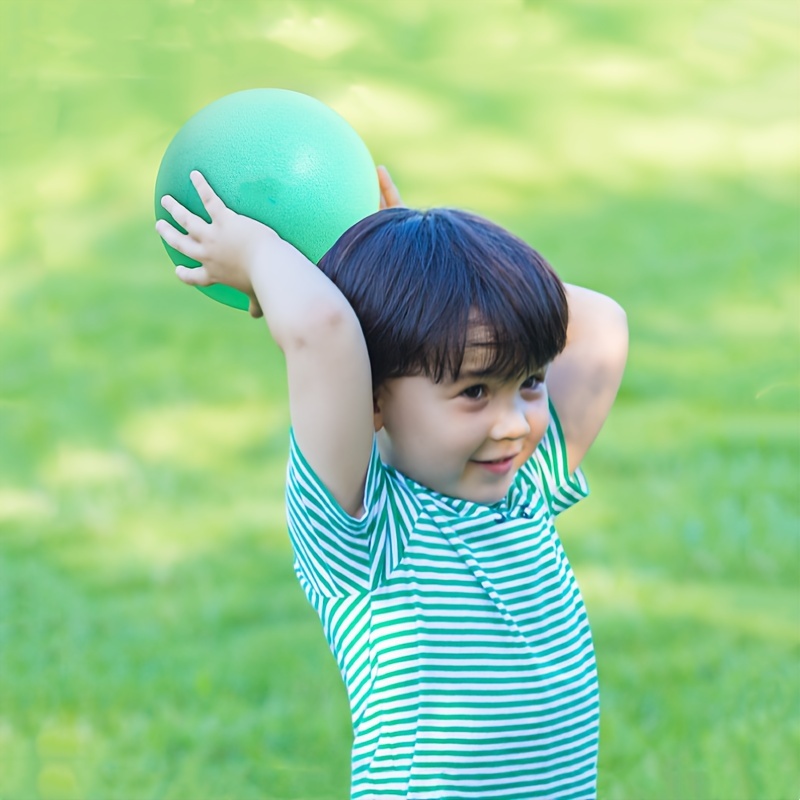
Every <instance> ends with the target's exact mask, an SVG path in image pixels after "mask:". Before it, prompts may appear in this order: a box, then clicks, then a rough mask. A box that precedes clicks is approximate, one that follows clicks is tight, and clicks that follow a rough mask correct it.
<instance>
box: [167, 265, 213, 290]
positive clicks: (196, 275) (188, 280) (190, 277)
mask: <svg viewBox="0 0 800 800" xmlns="http://www.w3.org/2000/svg"><path fill="white" fill-rule="evenodd" d="M175 274H176V275H177V276H178V278H179V279H180V280H181V281H183V282H184V283H185V284H187V285H188V286H211V285H212V284H213V283H214V281H212V280H211V278H210V277H209V275H208V272H207V271H206V268H205V267H195V268H194V269H193V268H191V267H182V266H178V267H175Z"/></svg>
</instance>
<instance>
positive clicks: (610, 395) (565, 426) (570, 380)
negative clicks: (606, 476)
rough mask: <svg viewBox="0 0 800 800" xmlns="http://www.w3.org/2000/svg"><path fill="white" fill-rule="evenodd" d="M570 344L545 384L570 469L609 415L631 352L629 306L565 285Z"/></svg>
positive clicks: (558, 359) (582, 455)
mask: <svg viewBox="0 0 800 800" xmlns="http://www.w3.org/2000/svg"><path fill="white" fill-rule="evenodd" d="M566 290H567V300H568V302H569V326H568V328H567V346H566V347H565V348H564V350H563V351H562V352H561V353H560V354H559V355H558V356H557V357H556V359H555V360H554V361H553V363H552V364H551V365H550V368H549V369H548V371H547V379H546V381H545V382H546V385H547V389H548V392H549V394H550V399H551V401H552V403H553V405H554V407H555V409H556V413H557V414H558V418H559V422H560V423H561V428H562V431H563V433H564V438H565V440H566V443H567V457H568V460H569V469H570V472H573V471H574V470H576V469H577V468H578V466H579V465H580V463H581V461H582V460H583V457H584V456H585V455H586V452H587V451H588V450H589V447H591V445H592V442H594V440H595V438H596V437H597V434H598V433H600V429H601V428H602V427H603V423H604V422H605V421H606V417H607V416H608V413H609V411H610V410H611V406H612V405H613V403H614V399H615V398H616V396H617V390H618V389H619V385H620V382H621V381H622V373H623V371H624V369H625V361H626V359H627V356H628V323H627V319H626V316H625V312H624V311H623V310H622V308H621V307H620V306H619V305H618V304H617V303H616V302H615V301H614V300H612V299H611V298H609V297H606V296H605V295H602V294H598V293H597V292H593V291H591V290H590V289H584V288H582V287H580V286H570V285H567V286H566Z"/></svg>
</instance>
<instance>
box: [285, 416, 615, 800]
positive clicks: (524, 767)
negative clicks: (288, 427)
mask: <svg viewBox="0 0 800 800" xmlns="http://www.w3.org/2000/svg"><path fill="white" fill-rule="evenodd" d="M566 459H567V456H566V447H565V444H564V441H563V436H562V435H561V431H560V427H559V424H558V421H557V419H556V418H555V415H554V414H552V419H551V423H550V426H549V428H548V431H547V433H546V435H545V437H544V439H543V441H542V443H541V444H540V445H539V447H538V449H537V450H536V452H535V453H534V455H533V456H532V457H531V459H530V460H529V461H528V463H527V464H525V465H524V466H523V467H522V469H521V470H520V471H519V473H518V474H517V476H516V478H515V481H514V484H513V485H512V487H511V489H510V490H509V494H508V497H507V498H506V499H505V500H504V501H503V502H501V503H497V504H495V505H490V506H488V505H480V504H477V503H473V502H470V501H468V500H459V499H455V498H451V497H446V496H444V495H441V494H438V493H437V492H434V491H431V490H430V489H427V488H425V487H424V486H421V485H420V484H418V483H415V482H414V481H412V480H410V479H409V478H407V477H405V476H404V475H402V474H401V473H399V472H397V471H396V470H394V469H392V468H391V467H389V466H387V465H385V464H383V463H382V462H381V460H380V457H379V455H378V451H377V446H374V447H373V452H372V458H371V461H370V465H369V471H368V475H367V484H366V490H365V499H364V505H365V509H366V511H365V513H364V514H363V516H362V517H361V518H360V519H354V518H352V517H350V516H348V515H347V514H346V513H345V512H344V511H343V510H342V509H341V508H340V507H339V505H338V504H337V503H336V502H335V501H334V500H333V498H332V497H331V495H330V494H329V493H328V491H327V490H326V488H325V487H324V486H323V485H322V483H321V482H320V480H319V479H318V478H317V476H316V475H315V474H314V472H313V470H312V469H311V468H310V466H309V465H308V464H307V462H306V461H305V459H304V458H303V455H302V453H301V452H300V451H299V448H298V446H297V443H296V441H295V440H294V436H292V443H291V452H290V461H289V470H288V483H287V510H288V520H289V532H290V536H291V539H292V544H293V547H294V552H295V570H296V572H297V575H298V577H299V579H300V583H301V584H302V586H303V589H304V591H305V593H306V595H307V596H308V599H309V601H310V602H311V604H312V605H313V607H314V608H315V609H316V611H317V613H318V614H319V616H320V619H321V621H322V627H323V629H324V632H325V636H326V638H327V640H328V643H329V645H330V648H331V650H332V652H333V655H334V656H335V658H336V661H337V663H338V665H339V669H340V670H341V673H342V677H343V679H344V682H345V685H346V687H347V692H348V696H349V699H350V708H351V713H352V719H353V731H354V742H353V751H352V794H351V797H352V798H353V800H356V799H358V800H367V799H368V798H369V799H370V800H372V799H374V798H401V797H402V798H413V799H414V800H423V799H424V800H429V799H432V798H441V799H444V798H446V800H457V799H459V800H460V798H472V800H488V799H489V798H504V799H505V800H535V798H546V799H547V800H555V798H558V799H559V800H562V799H563V800H566V799H567V798H570V800H578V798H580V800H584V799H585V798H594V797H595V796H596V778H597V745H598V712H599V706H598V689H597V672H596V667H595V658H594V649H593V647H592V640H591V633H590V631H589V624H588V620H587V618H586V612H585V609H584V605H583V600H582V598H581V596H580V592H579V590H578V586H577V584H576V582H575V577H574V575H573V573H572V569H571V567H570V565H569V562H568V561H567V558H566V556H565V555H564V551H563V549H562V546H561V542H560V541H559V538H558V535H557V534H556V531H555V527H554V524H553V521H554V517H555V515H556V514H558V513H559V512H560V511H562V510H564V509H565V508H568V507H569V506H571V505H572V504H573V503H575V502H576V501H578V500H579V499H581V498H582V497H585V496H586V494H587V492H588V490H587V486H586V483H585V481H584V478H583V475H582V474H581V473H580V471H578V472H576V473H574V474H573V475H569V474H568V471H567V466H566V463H567V461H566Z"/></svg>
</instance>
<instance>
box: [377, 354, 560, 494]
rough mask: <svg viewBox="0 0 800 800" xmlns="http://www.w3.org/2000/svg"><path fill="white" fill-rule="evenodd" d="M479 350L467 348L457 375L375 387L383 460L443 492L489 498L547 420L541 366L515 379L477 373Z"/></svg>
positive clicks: (502, 489)
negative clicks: (455, 376)
mask: <svg viewBox="0 0 800 800" xmlns="http://www.w3.org/2000/svg"><path fill="white" fill-rule="evenodd" d="M485 355H486V354H485V352H484V351H483V350H482V348H481V347H480V346H470V347H468V348H467V350H466V353H465V356H464V363H463V365H462V368H461V375H460V376H459V378H458V380H456V381H452V380H448V379H445V380H444V381H442V382H441V383H435V382H434V381H433V380H432V379H431V378H428V377H426V376H424V375H414V376H408V377H402V378H392V379H390V380H388V381H386V382H385V383H384V384H383V385H382V386H381V387H380V388H379V389H378V391H377V393H376V399H375V404H376V414H375V427H376V429H377V430H378V431H379V433H378V443H379V446H380V450H381V456H382V458H383V460H384V461H385V462H386V463H387V464H389V465H391V466H392V467H394V468H395V469H397V470H399V471H400V472H402V473H403V474H404V475H407V476H408V477H409V478H412V479H413V480H415V481H417V483H421V484H422V485H423V486H427V487H428V488H429V489H434V490H435V491H437V492H440V493H441V494H445V495H448V496H450V497H458V498H462V499H464V500H471V501H473V502H476V503H484V504H490V503H496V502H499V501H500V500H502V499H503V498H504V497H505V496H506V494H507V493H508V490H509V488H510V487H511V484H512V482H513V480H514V476H515V475H516V473H517V470H518V469H519V468H520V467H521V466H522V464H524V463H525V461H527V460H528V458H530V456H531V454H532V453H533V451H534V450H535V449H536V447H537V445H538V444H539V442H540V441H541V439H542V437H543V436H544V433H545V431H546V430H547V426H548V424H549V421H550V412H549V408H548V403H547V389H546V388H545V384H544V369H542V370H541V371H540V372H537V373H535V374H533V375H524V376H522V377H520V378H519V379H515V380H513V381H507V380H504V379H499V378H494V377H486V376H480V375H479V374H478V373H479V371H480V368H481V364H482V363H485Z"/></svg>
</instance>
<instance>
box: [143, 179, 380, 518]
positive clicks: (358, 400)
mask: <svg viewBox="0 0 800 800" xmlns="http://www.w3.org/2000/svg"><path fill="white" fill-rule="evenodd" d="M191 179H192V183H193V184H194V186H195V188H196V189H197V192H198V194H199V196H200V199H201V200H202V201H203V205H204V207H205V209H206V211H207V212H208V214H209V216H210V218H211V222H210V223H207V222H205V220H203V219H201V218H200V217H197V216H196V215H194V214H192V213H191V212H190V211H188V210H187V209H186V208H184V207H183V206H182V205H180V204H179V203H178V202H177V201H176V200H175V199H174V198H172V197H165V198H163V199H162V205H163V206H164V208H165V209H166V210H167V211H169V213H170V214H171V215H172V217H173V219H175V221H176V222H177V223H178V224H179V225H181V226H182V227H183V228H184V229H185V230H186V231H187V233H186V234H182V233H180V232H179V231H178V230H177V229H176V228H175V227H173V226H172V225H170V224H169V223H168V222H165V221H163V220H162V221H159V222H158V223H157V224H156V230H157V231H158V233H159V234H160V235H161V236H162V238H163V239H164V241H165V242H167V244H169V245H170V246H171V247H174V248H175V249H176V250H178V251H180V252H181V253H183V254H184V255H186V256H188V257H189V258H192V259H195V260H196V261H199V262H200V263H201V264H202V266H201V267H198V268H196V269H189V268H187V267H178V268H177V269H176V273H177V275H178V277H179V278H180V279H181V280H182V281H183V282H184V283H187V284H190V285H194V286H208V285H211V284H213V283H224V284H227V285H229V286H233V287H234V288H236V289H239V290H240V291H243V292H245V293H246V294H247V295H248V296H249V297H250V313H251V314H252V315H253V316H261V315H262V314H263V316H264V317H265V319H266V322H267V326H268V327H269V330H270V333H271V334H272V336H273V338H274V339H275V341H276V343H277V344H278V346H279V347H280V348H281V350H282V351H283V353H284V356H285V358H286V370H287V378H288V385H289V408H290V413H291V419H292V427H293V429H294V435H295V438H296V440H297V443H298V445H299V447H300V449H301V451H302V452H303V455H304V456H305V458H306V460H307V461H308V463H309V465H310V466H311V467H312V469H313V470H314V471H315V472H316V474H317V476H318V477H319V478H320V480H321V481H322V482H323V484H324V485H325V486H326V487H327V489H328V490H329V491H330V493H331V494H332V495H333V497H334V498H335V499H336V501H337V502H338V503H339V505H341V507H342V508H343V509H344V510H345V511H346V512H347V513H348V514H350V515H353V516H355V515H357V514H358V513H359V511H360V509H361V507H362V503H363V492H364V481H365V478H366V472H367V467H368V465H369V459H370V454H371V451H372V440H373V436H374V423H373V406H372V382H371V372H370V364H369V356H368V354H367V347H366V343H365V341H364V335H363V333H362V331H361V325H360V323H359V321H358V318H357V317H356V315H355V312H354V311H353V309H352V307H351V306H350V304H349V303H348V301H347V300H346V298H345V297H344V295H342V293H341V292H340V291H339V289H338V288H337V287H336V286H335V285H334V284H333V283H332V282H331V281H330V280H329V279H328V278H327V277H326V276H325V275H324V274H323V273H322V272H321V271H320V270H319V269H318V268H317V267H316V266H315V265H314V264H313V263H312V262H310V261H309V260H308V259H307V258H306V257H305V256H304V255H303V254H302V253H300V252H299V251H298V250H297V249H296V248H294V247H293V246H292V245H290V244H289V243H288V242H285V241H284V240H282V239H281V238H280V237H279V236H278V235H277V234H276V233H275V232H274V231H273V230H272V229H270V228H268V227H267V226H265V225H262V224H261V223H260V222H257V221H256V220H253V219H250V218H249V217H244V216H241V215H239V214H236V213H235V212H234V211H232V210H231V209H229V208H227V207H226V206H225V204H224V203H223V202H222V200H221V199H220V198H219V197H218V196H217V195H216V194H215V193H214V191H213V190H212V189H211V187H210V186H209V184H208V183H207V182H206V180H205V179H204V178H203V177H202V175H200V173H198V172H193V173H192V175H191Z"/></svg>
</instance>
